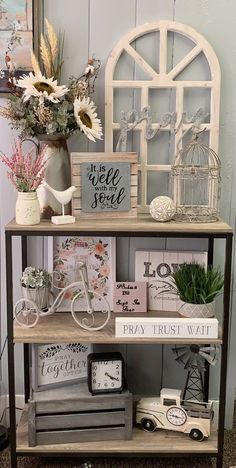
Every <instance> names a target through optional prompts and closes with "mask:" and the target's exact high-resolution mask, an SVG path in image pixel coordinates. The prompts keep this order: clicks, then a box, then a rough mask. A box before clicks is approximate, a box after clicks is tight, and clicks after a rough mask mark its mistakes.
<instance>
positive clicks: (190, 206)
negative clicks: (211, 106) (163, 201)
mask: <svg viewBox="0 0 236 468" xmlns="http://www.w3.org/2000/svg"><path fill="white" fill-rule="evenodd" d="M171 174H172V182H173V199H174V202H175V205H176V215H175V220H176V221H180V222H190V223H194V222H195V223H209V222H214V221H217V220H218V216H219V198H220V159H219V157H218V156H217V154H216V153H215V151H213V150H212V149H211V148H209V146H206V145H204V144H202V143H199V141H198V134H195V135H194V136H193V138H192V140H191V141H190V143H189V144H187V145H186V146H185V147H184V148H183V149H181V150H180V151H179V152H178V153H177V155H176V157H175V161H174V164H173V166H172V168H171Z"/></svg>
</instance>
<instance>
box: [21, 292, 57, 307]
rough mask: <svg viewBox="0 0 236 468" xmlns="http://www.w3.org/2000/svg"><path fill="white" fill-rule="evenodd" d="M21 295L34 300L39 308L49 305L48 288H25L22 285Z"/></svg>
mask: <svg viewBox="0 0 236 468" xmlns="http://www.w3.org/2000/svg"><path fill="white" fill-rule="evenodd" d="M21 289H22V296H23V298H24V299H30V300H31V301H33V302H35V304H36V305H37V307H38V308H39V310H42V309H47V308H48V306H49V295H50V288H46V287H42V288H35V289H33V288H25V287H24V286H22V288H21Z"/></svg>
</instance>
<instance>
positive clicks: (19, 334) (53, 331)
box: [14, 311, 222, 344]
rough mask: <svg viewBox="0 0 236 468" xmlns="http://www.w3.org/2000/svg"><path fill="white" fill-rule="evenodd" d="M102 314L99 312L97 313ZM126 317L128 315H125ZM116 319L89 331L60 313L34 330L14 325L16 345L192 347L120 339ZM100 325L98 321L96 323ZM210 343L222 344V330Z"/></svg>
mask: <svg viewBox="0 0 236 468" xmlns="http://www.w3.org/2000/svg"><path fill="white" fill-rule="evenodd" d="M98 314H99V313H98ZM123 316H125V315H124V314H123ZM133 316H137V317H139V318H140V317H141V316H143V317H145V316H146V317H147V316H148V317H167V316H168V317H178V314H177V313H175V312H173V313H170V312H168V313H167V312H163V311H162V312H161V311H160V312H148V313H147V314H140V313H139V314H133ZM115 317H122V314H112V316H111V318H110V320H109V323H108V324H107V325H106V326H105V327H104V328H103V329H102V330H99V331H91V330H90V331H88V330H84V329H82V328H79V327H78V325H76V323H75V321H74V320H73V317H72V316H71V313H70V312H58V313H56V314H54V315H52V316H49V317H43V318H40V319H39V322H38V324H37V326H36V327H34V328H22V327H21V326H20V325H14V342H15V343H68V342H69V341H70V342H72V343H73V342H75V343H76V342H79V343H94V344H97V343H100V344H101V343H105V344H126V343H127V344H132V343H136V344H137V343H142V344H175V343H179V344H180V343H186V344H188V343H189V344H191V343H192V342H193V339H192V338H185V339H176V338H175V339H173V338H172V339H171V338H165V339H161V338H145V337H139V339H137V338H117V337H116V336H115ZM97 323H98V325H99V320H98V321H97ZM194 340H195V341H197V342H198V343H199V344H204V343H205V342H206V338H197V339H194ZM208 343H209V344H210V343H212V344H222V338H221V331H219V337H218V338H216V339H209V338H208Z"/></svg>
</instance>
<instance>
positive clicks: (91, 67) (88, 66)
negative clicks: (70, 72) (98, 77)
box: [84, 63, 95, 75]
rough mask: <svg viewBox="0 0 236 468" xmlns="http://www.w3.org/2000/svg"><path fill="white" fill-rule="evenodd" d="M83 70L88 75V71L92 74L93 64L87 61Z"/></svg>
mask: <svg viewBox="0 0 236 468" xmlns="http://www.w3.org/2000/svg"><path fill="white" fill-rule="evenodd" d="M84 72H85V75H88V73H90V74H91V75H94V73H95V68H94V66H93V65H91V64H89V63H88V65H87V66H86V68H85V70H84Z"/></svg>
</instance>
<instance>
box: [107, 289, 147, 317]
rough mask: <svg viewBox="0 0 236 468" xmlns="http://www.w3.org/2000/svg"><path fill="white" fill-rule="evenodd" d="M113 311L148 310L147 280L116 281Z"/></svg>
mask: <svg viewBox="0 0 236 468" xmlns="http://www.w3.org/2000/svg"><path fill="white" fill-rule="evenodd" d="M113 311H114V312H120V313H123V312H124V313H126V312H127V313H130V312H147V283H146V282H145V281H139V282H138V281H136V282H117V283H115V284H114V293H113Z"/></svg>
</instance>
